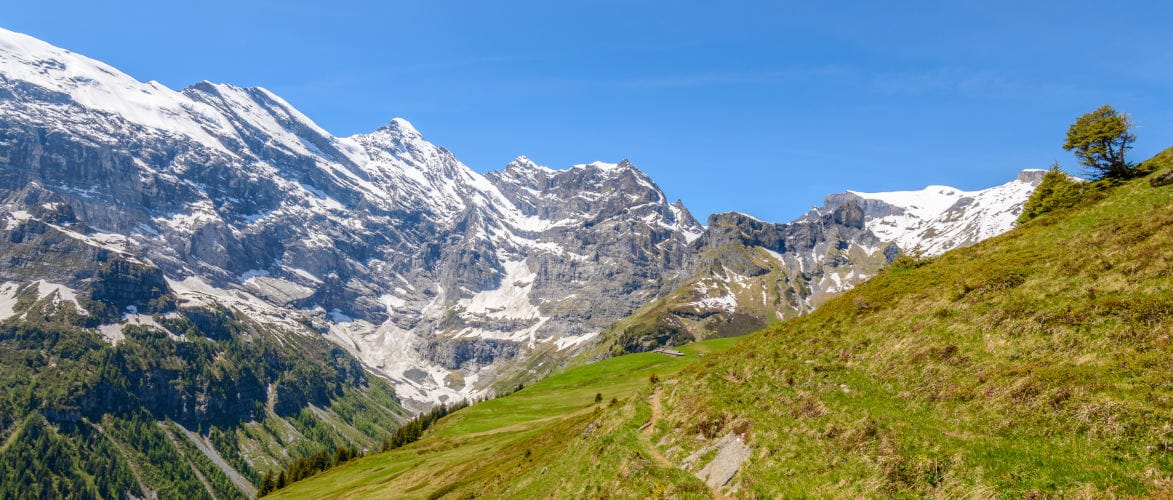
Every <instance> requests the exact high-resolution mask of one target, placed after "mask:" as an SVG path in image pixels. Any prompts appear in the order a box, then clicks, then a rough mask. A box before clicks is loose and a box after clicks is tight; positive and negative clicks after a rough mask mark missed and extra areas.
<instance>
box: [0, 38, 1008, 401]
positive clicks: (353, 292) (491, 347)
mask: <svg viewBox="0 0 1173 500" xmlns="http://www.w3.org/2000/svg"><path fill="white" fill-rule="evenodd" d="M0 99H2V103H3V105H2V106H0V238H3V239H4V240H5V241H9V242H11V243H12V244H11V245H5V246H3V247H2V248H0V259H4V262H7V263H8V265H6V266H4V267H3V268H0V283H7V284H8V285H5V286H14V287H15V286H20V287H25V288H27V285H28V284H29V283H31V282H34V281H37V280H41V281H43V282H44V283H47V284H50V285H52V286H54V287H58V288H54V290H58V289H59V290H61V293H60V294H58V295H57V297H59V298H60V297H65V295H66V294H72V295H71V296H77V297H81V298H83V299H86V300H89V301H91V302H92V303H93V304H101V306H98V305H93V306H91V307H90V308H89V309H86V311H84V313H81V316H82V317H85V318H87V319H85V321H84V323H85V324H86V327H87V328H92V329H94V331H102V332H107V333H110V335H109V336H110V338H111V339H113V338H115V337H116V334H117V333H118V332H117V330H119V328H120V327H118V326H117V325H118V324H120V322H121V321H123V315H124V314H125V313H126V312H127V311H128V310H129V309H128V308H133V309H134V310H135V311H142V312H160V313H164V312H167V311H171V310H172V308H174V307H179V308H188V309H190V308H223V309H225V310H232V311H236V312H237V313H239V314H241V315H244V316H247V317H249V318H251V319H252V320H254V321H256V322H258V323H260V324H264V325H267V327H268V328H272V329H275V330H278V331H282V332H285V333H288V334H292V335H304V336H314V337H325V338H326V339H328V340H330V341H332V342H334V343H335V344H337V345H338V346H340V347H342V348H343V349H344V350H345V351H346V352H347V353H348V354H349V355H350V356H353V357H354V358H356V359H358V360H359V361H360V362H361V363H362V365H363V366H364V367H365V368H366V369H367V370H370V371H371V372H373V373H375V374H377V375H379V376H382V377H385V378H387V379H388V380H390V381H391V382H392V383H393V384H394V386H395V387H396V391H397V393H398V394H399V396H400V397H401V398H403V399H404V400H405V402H407V403H408V404H411V405H414V406H415V407H416V408H421V407H424V406H427V405H430V404H434V403H437V402H443V401H452V400H454V399H460V398H466V397H470V396H478V395H482V394H486V393H488V392H490V391H491V390H492V387H493V385H494V383H500V381H503V380H513V379H516V378H518V377H520V378H533V377H538V376H541V375H543V374H545V373H549V372H550V371H552V370H554V369H556V368H557V367H558V366H560V365H561V364H562V363H563V362H564V361H565V360H566V359H568V358H569V357H571V356H572V355H574V354H575V353H577V352H580V351H581V350H582V349H584V348H585V347H586V346H588V345H593V344H592V343H594V342H597V341H596V340H595V339H596V337H597V336H598V334H599V333H600V332H602V331H603V330H604V329H606V328H607V327H608V326H610V325H614V324H617V322H619V323H618V324H619V325H621V328H620V330H621V331H622V325H624V323H623V322H625V321H628V322H629V321H630V320H631V318H632V317H633V316H632V313H634V312H636V311H637V310H640V308H641V307H645V306H646V307H659V306H655V304H658V303H662V302H664V301H667V305H666V306H665V310H666V311H667V316H664V315H659V316H657V318H661V317H662V318H666V319H665V320H664V321H665V322H667V323H666V324H667V326H665V328H667V329H666V330H665V329H659V328H660V326H664V325H659V322H660V319H657V320H656V321H655V322H653V323H655V328H652V329H650V330H649V329H646V328H645V329H643V330H639V329H636V330H631V331H629V332H628V333H626V334H625V337H624V338H625V339H626V340H625V341H624V342H625V343H626V344H625V345H626V346H627V348H629V349H639V348H643V347H646V346H650V345H653V344H659V343H672V342H677V341H681V340H683V339H686V338H696V337H703V336H709V335H731V334H740V333H745V332H747V331H749V330H752V329H755V328H757V327H760V326H762V325H764V324H766V323H768V322H770V321H773V320H774V319H777V318H782V317H787V316H793V315H796V314H801V313H804V312H806V311H809V310H811V309H812V308H813V307H815V306H817V305H818V304H819V303H820V302H821V301H822V300H823V299H824V298H825V297H827V296H829V295H831V294H834V293H837V292H838V291H841V290H844V289H846V288H849V287H850V286H852V285H853V284H854V283H856V282H858V281H860V280H862V279H865V278H866V277H868V276H870V275H872V274H874V273H875V271H876V270H878V269H879V267H881V266H883V265H884V264H886V263H887V262H888V261H889V260H891V259H892V258H893V257H894V256H895V255H896V253H897V247H896V246H894V244H893V242H896V243H895V244H896V245H899V246H900V248H904V249H906V250H908V249H911V248H913V247H914V246H915V245H917V244H919V243H921V242H932V245H931V246H930V247H929V248H928V250H930V251H937V250H940V249H945V248H952V247H954V246H960V245H964V244H968V243H972V242H973V241H976V240H978V239H981V238H984V237H987V236H989V235H990V234H996V233H997V232H1000V231H1005V230H1006V229H1008V228H1009V227H1010V223H1009V222H1006V223H1004V224H1003V223H998V224H993V225H990V224H985V221H987V219H989V217H988V216H987V215H986V214H987V212H989V213H998V214H1002V213H1006V214H1011V213H1013V212H1014V210H1015V207H1019V206H1021V203H1022V201H1023V200H1025V198H1026V195H1027V194H1029V190H1028V186H1027V184H1029V183H1023V186H1022V187H1021V189H1019V188H1015V189H1017V190H1013V189H1011V190H1005V191H1006V192H1005V193H1002V195H999V196H997V197H989V196H986V197H983V196H984V195H983V193H987V191H993V190H987V191H981V192H976V193H964V192H961V191H958V190H952V194H949V195H944V194H941V195H939V196H938V195H935V194H934V195H931V196H930V195H928V194H923V193H922V195H920V196H917V195H907V196H898V197H895V198H893V197H891V196H887V195H889V194H891V193H878V194H865V193H850V192H849V193H847V194H844V195H836V196H833V197H829V198H828V200H827V204H826V205H825V206H824V207H823V208H821V209H818V210H814V211H812V212H811V213H810V214H808V215H807V216H804V217H803V218H801V219H800V220H797V221H794V222H792V223H789V224H772V223H765V222H761V221H757V220H755V219H752V218H751V217H748V216H743V215H740V214H734V213H730V214H718V215H715V216H713V217H712V218H711V219H710V221H709V225H708V227H707V229H706V228H705V227H703V226H701V225H700V224H699V223H698V222H697V221H696V220H695V219H693V217H692V216H691V215H690V214H689V213H688V210H687V209H685V208H684V206H683V204H681V203H680V202H679V201H677V202H675V203H669V202H668V200H667V198H666V197H665V196H664V193H663V192H662V191H661V190H660V189H659V188H658V187H657V186H656V184H655V183H654V182H652V181H651V179H649V178H648V177H647V176H646V175H645V174H644V173H642V172H641V171H639V170H638V169H637V168H636V167H635V166H634V165H632V164H631V163H630V162H628V161H626V160H624V161H622V162H620V163H617V164H613V163H604V162H595V163H590V164H582V165H575V166H572V167H570V168H567V169H564V170H553V169H549V168H546V167H542V166H539V165H537V164H535V163H533V162H532V161H530V160H528V159H526V158H524V157H520V158H518V159H517V160H515V161H514V162H512V163H510V164H509V165H507V166H506V167H505V168H504V169H502V170H500V171H497V172H492V173H489V174H487V175H481V174H479V173H477V172H474V171H473V170H471V169H469V168H468V167H466V166H465V165H463V164H462V163H461V162H460V161H459V160H457V158H456V157H455V156H454V155H453V154H452V153H451V152H449V151H448V150H446V149H444V148H442V147H439V146H436V145H433V144H431V143H429V142H428V141H426V140H424V138H423V136H422V135H421V134H420V132H419V131H417V130H415V129H414V128H413V127H412V126H411V124H409V123H408V122H407V121H405V120H402V119H394V120H392V121H391V122H390V123H388V124H387V125H386V126H384V127H382V128H380V129H378V130H376V131H374V132H372V133H370V134H360V135H356V136H352V137H335V136H333V135H331V134H329V133H328V132H326V131H324V130H322V129H321V128H320V127H318V126H317V125H315V124H314V123H313V122H312V121H311V120H310V119H309V118H308V117H306V116H304V115H303V114H301V113H300V112H299V111H297V110H296V109H294V108H292V107H291V106H290V105H289V104H288V103H286V102H285V101H283V100H282V99H281V98H279V97H277V96H276V95H274V94H272V93H271V92H269V91H267V90H265V89H261V88H252V89H243V88H238V87H234V86H231V85H221V84H213V83H209V82H201V83H198V84H196V85H193V86H191V87H189V88H187V89H184V90H182V91H178V92H176V91H172V90H170V89H167V88H165V87H163V86H162V85H159V84H158V83H154V82H151V83H142V82H138V81H136V80H134V79H133V78H131V77H129V76H127V75H125V74H123V73H121V72H120V71H118V70H117V69H115V68H112V67H110V66H107V65H105V64H103V63H100V62H97V61H93V60H91V59H88V58H85V57H83V56H80V55H77V54H74V53H71V52H68V51H66V50H63V49H59V48H56V47H52V46H50V45H47V44H45V43H43V42H40V41H38V40H35V39H32V38H29V37H26V36H23V35H19V34H15V33H11V32H6V31H0ZM931 189H936V188H931ZM941 189H945V190H949V189H951V188H941ZM994 189H998V188H994ZM905 194H907V193H905ZM954 198H955V199H954ZM910 200H911V201H910ZM942 200H946V201H949V200H951V202H950V204H948V205H947V206H943V207H939V205H943V204H944V202H943V201H942ZM930 202H931V203H930ZM922 205H924V206H922ZM977 207H980V208H982V210H986V211H983V212H979V211H977V210H976V208H977ZM991 211H992V212H991ZM999 220H1000V219H999ZM1010 220H1011V221H1012V220H1013V218H1011V219H1010ZM983 224H985V225H983ZM999 224H1000V225H999ZM958 228H962V229H958ZM942 235H946V236H947V237H946V236H942ZM897 240H899V241H897ZM25 288H21V289H25ZM46 293H48V292H46ZM41 298H44V297H41ZM658 300H659V301H660V302H657V301H658ZM10 302H12V304H8V303H7V302H5V303H4V304H0V305H2V306H3V307H0V317H3V318H11V317H16V316H19V314H20V313H21V311H20V310H19V309H20V307H23V306H21V305H19V304H17V301H16V300H15V299H12V300H11V301H10ZM67 302H68V301H67ZM73 303H76V304H79V303H78V302H76V301H74V302H73ZM649 303H651V304H653V306H647V305H648V304H649ZM79 307H80V306H79ZM644 311H646V308H645V309H644ZM637 316H638V315H637ZM641 346H642V347H641Z"/></svg>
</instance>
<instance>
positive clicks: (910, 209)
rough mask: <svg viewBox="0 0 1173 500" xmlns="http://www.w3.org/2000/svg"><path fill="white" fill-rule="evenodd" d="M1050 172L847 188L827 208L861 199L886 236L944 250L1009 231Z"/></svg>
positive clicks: (871, 225) (913, 248)
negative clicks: (968, 182) (978, 185)
mask: <svg viewBox="0 0 1173 500" xmlns="http://www.w3.org/2000/svg"><path fill="white" fill-rule="evenodd" d="M1045 173H1046V171H1045V170H1037V169H1027V170H1023V171H1022V172H1020V173H1019V174H1018V177H1017V178H1016V179H1014V180H1011V181H1010V182H1007V183H1005V184H1002V185H1000V186H995V187H992V188H988V189H982V190H979V191H962V190H960V189H956V188H952V187H949V186H928V187H926V188H924V189H921V190H919V191H891V192H885V193H862V192H858V191H847V192H846V193H843V194H838V195H831V196H828V197H827V200H826V203H825V205H824V207H825V208H832V209H833V208H834V207H836V206H839V205H842V204H843V203H847V202H848V201H855V202H856V203H858V204H859V205H860V206H861V207H863V209H864V213H865V214H866V215H867V222H866V226H867V228H868V229H869V230H870V231H872V232H873V233H875V235H876V236H877V237H879V238H880V239H881V240H884V241H891V242H893V243H896V245H897V246H899V247H900V248H901V249H904V250H905V251H907V252H913V253H920V254H923V255H926V256H932V255H940V254H942V253H945V252H946V251H949V250H952V249H954V248H958V247H963V246H967V245H972V244H974V243H977V242H979V241H981V240H984V239H986V238H989V237H991V236H996V235H999V234H1002V233H1004V232H1006V231H1009V230H1010V228H1012V227H1014V221H1015V220H1016V219H1017V218H1018V215H1019V214H1020V213H1022V205H1023V203H1025V202H1026V199H1027V198H1029V197H1030V194H1031V193H1032V192H1034V190H1035V188H1036V187H1038V185H1039V183H1040V182H1042V179H1043V174H1045Z"/></svg>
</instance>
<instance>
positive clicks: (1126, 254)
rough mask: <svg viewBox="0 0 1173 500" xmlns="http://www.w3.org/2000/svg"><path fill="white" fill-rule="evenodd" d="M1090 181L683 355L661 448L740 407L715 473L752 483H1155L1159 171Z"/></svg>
mask: <svg viewBox="0 0 1173 500" xmlns="http://www.w3.org/2000/svg"><path fill="white" fill-rule="evenodd" d="M1099 198H1100V199H1098V200H1093V201H1091V202H1089V203H1087V204H1085V205H1083V206H1080V207H1076V208H1075V209H1071V210H1068V211H1064V212H1061V213H1052V214H1048V215H1044V216H1042V217H1040V218H1038V219H1035V220H1034V221H1031V222H1029V223H1027V224H1025V225H1023V226H1022V227H1020V228H1018V229H1017V230H1015V231H1013V232H1011V233H1009V234H1007V235H1004V236H1002V237H998V238H994V239H992V240H990V241H987V242H985V243H983V244H980V245H977V246H974V247H971V248H966V249H962V250H959V251H954V252H950V253H948V254H946V255H944V256H941V257H939V258H937V259H935V260H934V261H932V262H928V263H919V264H916V265H905V266H902V267H895V268H890V269H889V270H888V271H886V272H885V273H884V274H882V275H881V276H880V277H877V278H875V279H873V280H871V281H869V282H867V283H865V284H864V285H862V286H860V287H858V288H856V289H855V290H853V291H852V292H849V293H847V294H845V295H844V296H842V297H840V298H838V299H836V300H833V301H831V302H829V303H827V304H825V305H824V306H823V307H822V308H820V309H819V310H818V311H816V312H815V313H814V314H812V315H810V316H807V317H803V318H799V319H797V320H793V321H788V322H784V323H782V324H779V325H776V326H774V327H772V328H770V329H768V330H766V331H765V332H763V333H760V334H756V335H753V336H751V337H749V338H747V339H746V340H745V341H744V342H742V343H740V344H739V345H737V346H736V347H735V348H733V349H731V350H730V351H729V352H727V353H725V354H724V355H722V356H720V357H714V358H711V359H710V360H708V361H706V362H705V363H703V364H699V365H697V366H695V367H694V369H693V371H692V373H690V374H689V375H688V376H686V377H684V380H683V381H682V383H680V384H678V385H677V386H676V387H675V388H674V390H672V391H670V392H668V394H667V396H666V402H667V405H668V408H669V410H668V415H669V416H668V420H669V422H670V423H671V425H669V426H665V432H664V433H662V434H663V435H666V436H668V437H669V439H668V441H669V442H668V443H667V444H668V446H679V447H680V448H681V450H682V453H687V452H688V451H689V450H690V449H694V448H696V447H698V446H700V444H701V442H700V441H698V440H696V439H694V438H691V437H688V436H693V435H695V434H697V432H696V430H697V429H705V428H714V427H717V428H728V427H729V426H731V425H733V423H735V422H740V423H741V425H743V426H744V425H745V424H746V423H748V425H749V432H748V438H747V441H748V443H749V444H750V445H751V446H752V447H753V448H754V454H753V455H752V457H751V459H750V460H749V461H748V462H747V465H746V467H745V468H744V469H743V470H742V471H741V473H740V474H739V475H738V476H737V477H735V478H734V480H733V483H736V484H738V485H739V486H740V487H741V491H743V492H745V491H747V490H748V491H749V492H752V494H754V495H765V496H779V495H792V494H800V493H802V494H810V493H813V494H816V495H819V496H822V495H831V496H854V495H865V496H871V495H933V496H959V495H966V494H979V495H987V494H999V495H1003V494H1004V495H1011V496H1024V495H1030V494H1031V493H1032V492H1040V493H1045V494H1058V495H1063V496H1079V495H1085V494H1086V495H1093V496H1102V495H1111V494H1130V495H1146V494H1151V493H1153V492H1154V491H1156V490H1162V489H1164V491H1165V492H1166V493H1168V492H1169V490H1168V488H1169V487H1170V485H1171V484H1173V320H1171V319H1170V318H1171V317H1173V186H1165V187H1161V188H1152V187H1150V186H1149V183H1148V182H1147V181H1146V180H1145V179H1138V180H1134V181H1132V182H1129V183H1126V184H1124V185H1122V186H1120V187H1117V188H1115V189H1113V190H1110V191H1106V192H1104V193H1103V194H1102V195H1101V196H1099ZM674 428H679V429H683V430H685V431H686V432H683V433H681V434H679V436H684V437H679V438H677V436H678V435H677V434H669V433H667V429H674ZM669 458H673V457H672V456H671V455H670V457H669Z"/></svg>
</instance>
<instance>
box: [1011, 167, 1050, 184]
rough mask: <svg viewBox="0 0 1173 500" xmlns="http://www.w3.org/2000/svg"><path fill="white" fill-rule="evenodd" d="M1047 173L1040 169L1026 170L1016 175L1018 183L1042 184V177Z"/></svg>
mask: <svg viewBox="0 0 1173 500" xmlns="http://www.w3.org/2000/svg"><path fill="white" fill-rule="evenodd" d="M1046 173H1047V171H1046V170H1043V169H1041V168H1026V169H1023V170H1022V171H1021V172H1019V173H1018V180H1019V182H1026V183H1029V184H1036V185H1037V184H1038V183H1040V182H1043V175H1045V174H1046Z"/></svg>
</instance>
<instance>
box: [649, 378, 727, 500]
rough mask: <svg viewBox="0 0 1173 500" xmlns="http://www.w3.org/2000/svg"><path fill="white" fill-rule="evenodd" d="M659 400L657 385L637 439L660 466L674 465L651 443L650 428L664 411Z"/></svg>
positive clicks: (718, 493) (723, 496)
mask: <svg viewBox="0 0 1173 500" xmlns="http://www.w3.org/2000/svg"><path fill="white" fill-rule="evenodd" d="M660 400H661V393H660V387H658V386H657V387H656V388H655V390H653V391H652V397H651V398H650V401H649V403H650V404H651V406H652V418H651V420H648V423H647V426H646V427H644V429H643V431H641V432H640V434H639V440H640V443H642V444H643V446H644V449H646V450H647V452H648V455H651V457H652V459H653V460H654V461H655V462H656V463H657V464H658V465H659V466H660V467H676V465H675V464H673V463H672V462H671V461H669V460H668V458H667V457H665V456H664V454H663V453H660V450H659V449H658V448H656V446H655V445H653V444H652V439H651V438H652V430H653V429H655V428H656V422H659V421H660V416H661V415H662V414H663V412H664V407H663V404H661V402H660ZM709 491H710V492H711V493H712V494H713V498H716V499H717V500H730V497H729V496H728V495H726V494H724V493H722V492H721V491H720V490H718V489H717V488H713V487H709Z"/></svg>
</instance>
